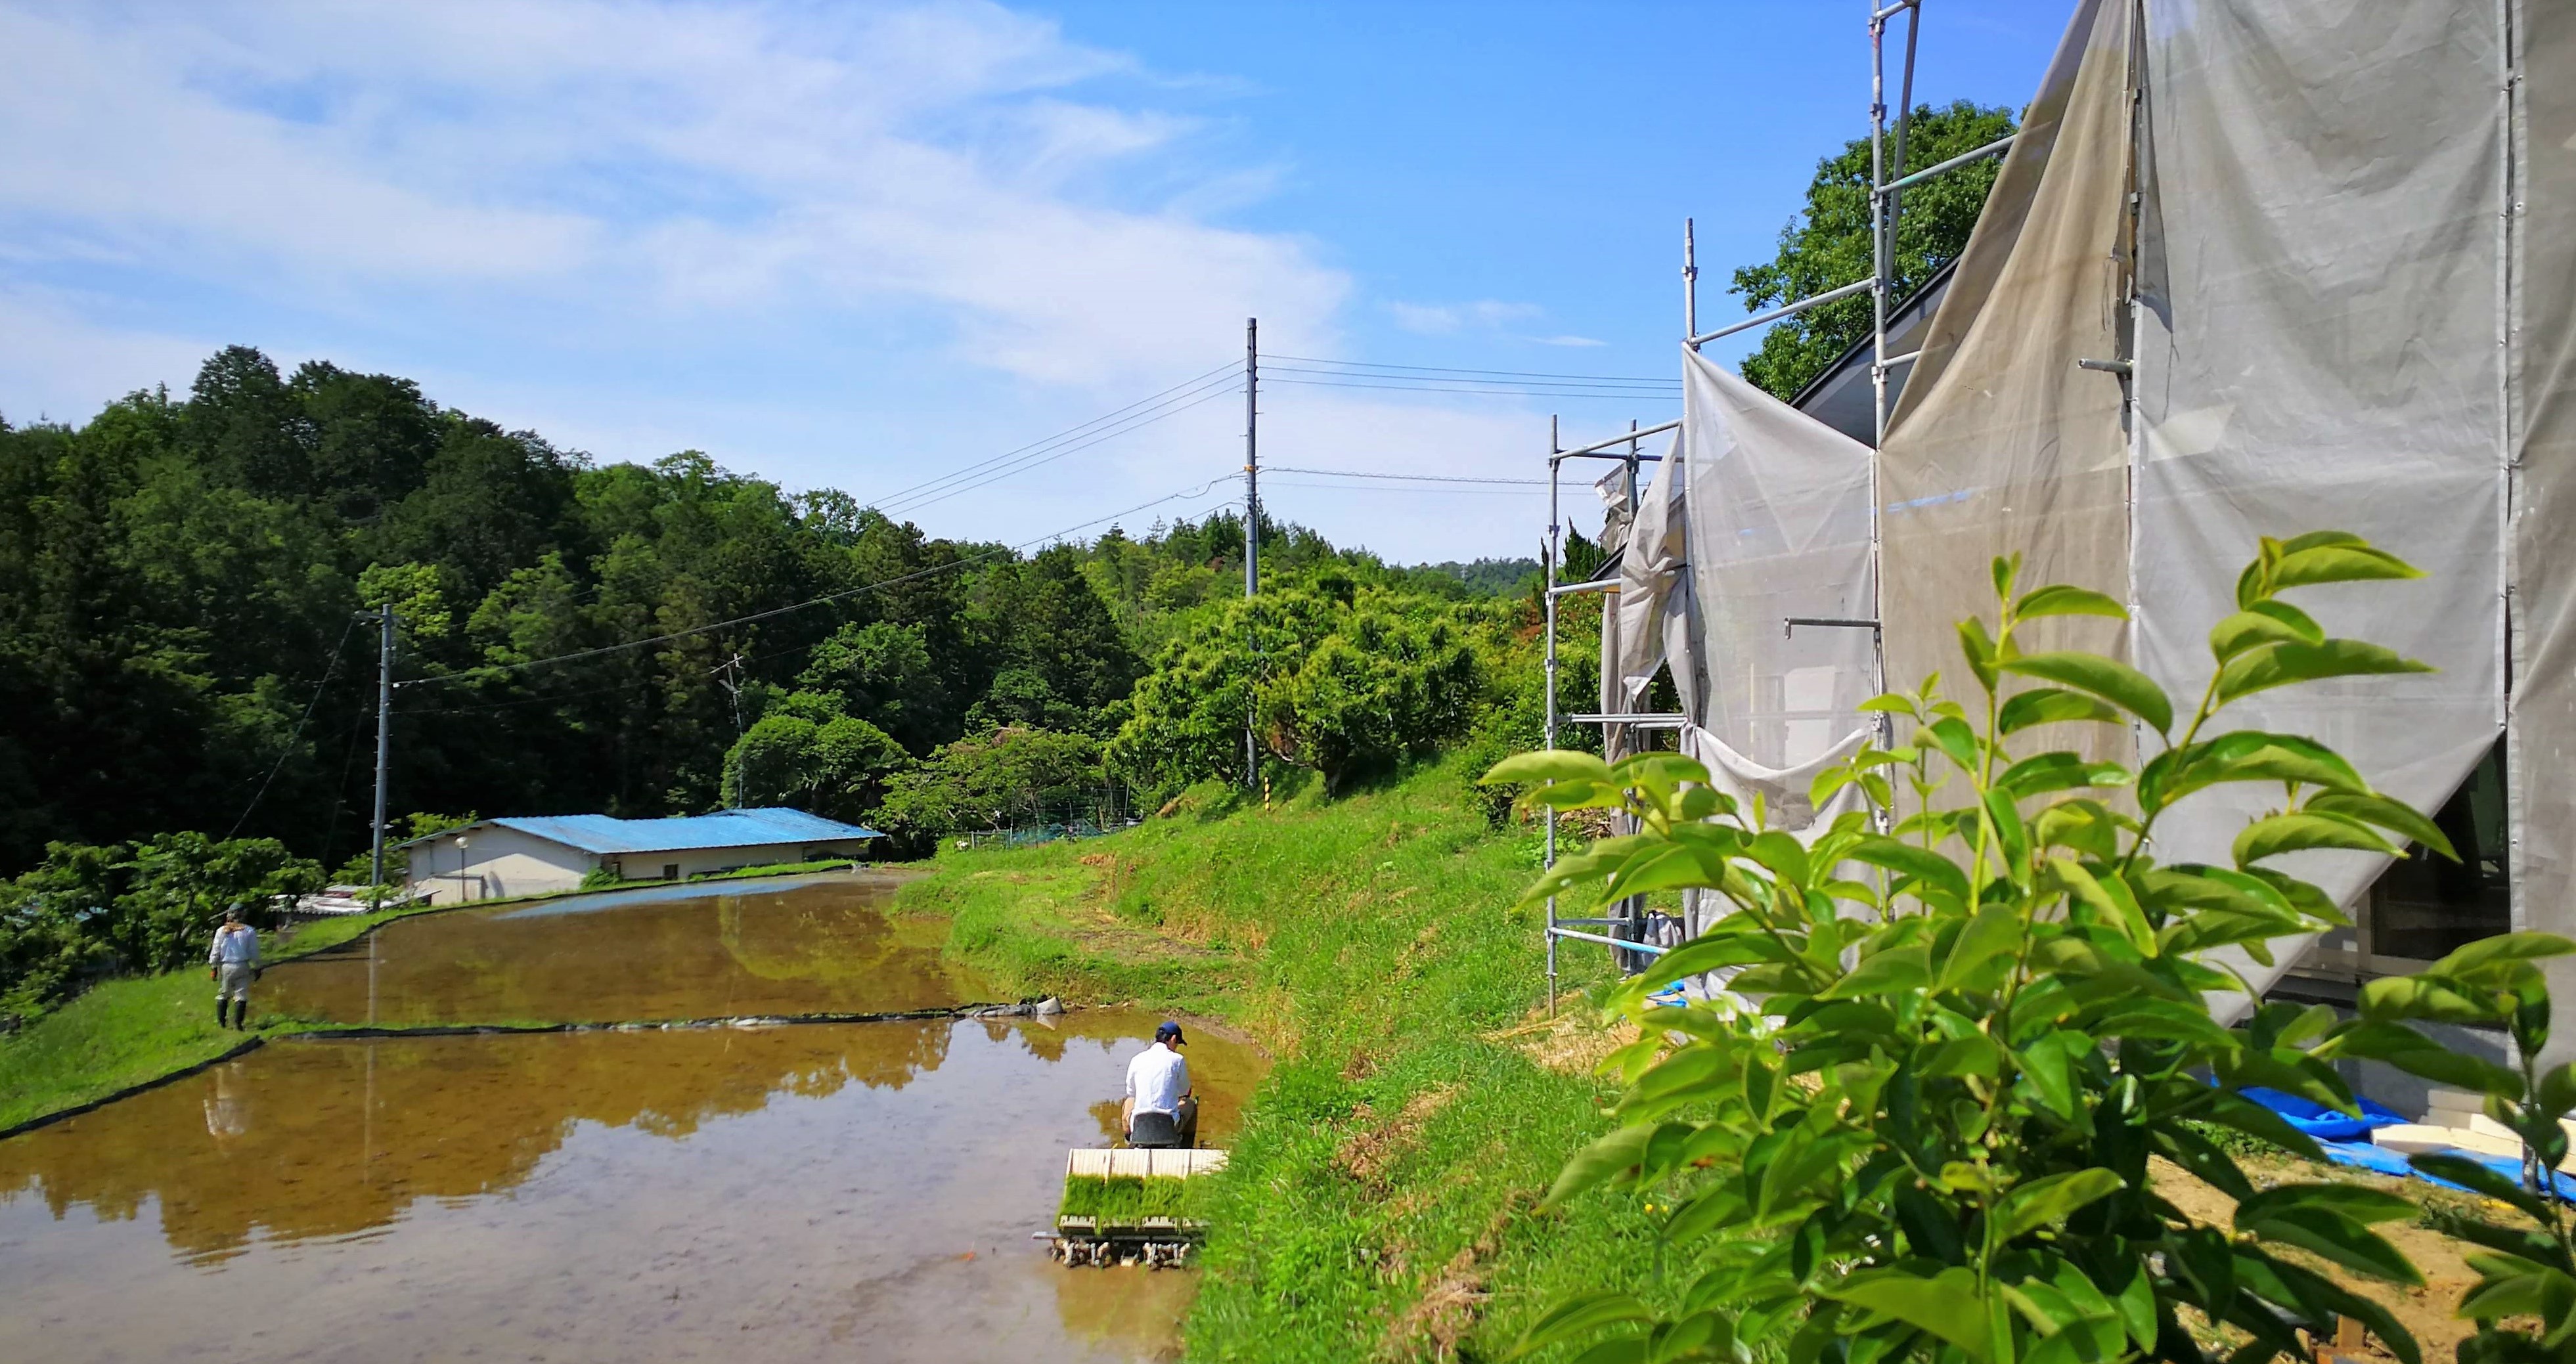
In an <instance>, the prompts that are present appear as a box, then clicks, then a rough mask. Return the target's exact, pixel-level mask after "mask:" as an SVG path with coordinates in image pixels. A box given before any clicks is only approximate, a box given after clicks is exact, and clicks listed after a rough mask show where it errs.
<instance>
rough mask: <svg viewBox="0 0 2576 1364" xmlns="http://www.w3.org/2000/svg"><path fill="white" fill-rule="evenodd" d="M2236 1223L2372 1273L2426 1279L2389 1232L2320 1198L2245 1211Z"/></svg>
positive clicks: (2416, 1281)
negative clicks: (2383, 1233) (2326, 1204)
mask: <svg viewBox="0 0 2576 1364" xmlns="http://www.w3.org/2000/svg"><path fill="white" fill-rule="evenodd" d="M2248 1201H2250V1200H2248ZM2236 1229H2237V1230H2238V1231H2241V1232H2248V1233H2251V1234H2253V1235H2255V1236H2259V1237H2262V1238H2263V1239H2264V1240H2267V1241H2279V1242H2281V1243H2283V1244H2285V1245H2293V1246H2297V1247H2298V1248H2299V1249H2301V1250H2305V1251H2308V1252H2310V1253H2312V1254H2315V1255H2321V1256H2323V1257H2325V1258H2326V1259H2328V1260H2331V1261H2333V1262H2334V1263H2336V1264H2339V1265H2342V1266H2343V1267H2344V1268H2346V1269H2349V1270H2353V1271H2354V1272H2356V1273H2361V1274H2367V1275H2369V1276H2371V1277H2372V1278H2377V1279H2386V1280H2388V1281H2389V1282H2391V1283H2401V1284H2406V1285H2409V1286H2420V1285H2422V1284H2423V1282H2424V1276H2423V1274H2422V1273H2421V1272H2419V1271H2418V1270H2417V1269H2416V1268H2415V1265H2414V1263H2413V1262H2412V1261H2410V1260H2408V1259H2407V1258H2406V1256H2405V1255H2404V1254H2403V1253H2401V1252H2400V1251H2399V1250H2398V1249H2397V1247H2395V1246H2392V1245H2390V1244H2389V1243H2388V1241H2387V1239H2386V1238H2384V1237H2382V1236H2381V1235H2380V1234H2379V1233H2377V1232H2375V1231H2372V1230H2371V1229H2370V1228H2368V1227H2365V1226H2363V1225H2362V1224H2361V1223H2359V1222H2356V1221H2354V1220H2353V1219H2352V1218H2350V1217H2347V1216H2345V1215H2343V1214H2342V1213H2340V1212H2337V1211H2335V1210H2333V1209H2331V1208H2326V1207H2321V1206H2317V1205H2314V1204H2308V1205H2300V1206H2294V1207H2284V1208H2276V1209H2273V1210H2271V1211H2269V1212H2266V1213H2264V1214H2263V1215H2261V1216H2259V1217H2255V1218H2250V1219H2249V1218H2247V1217H2245V1216H2243V1215H2242V1214H2241V1213H2240V1215H2239V1216H2238V1217H2237V1219H2236Z"/></svg>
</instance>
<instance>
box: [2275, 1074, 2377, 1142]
mask: <svg viewBox="0 0 2576 1364" xmlns="http://www.w3.org/2000/svg"><path fill="white" fill-rule="evenodd" d="M2237 1092H2238V1093H2240V1094H2243V1095H2244V1096H2245V1097H2246V1098H2249V1099H2252V1100H2253V1101H2254V1102H2256V1103H2258V1104H2261V1105H2263V1106H2264V1107H2265V1108H2268V1109H2271V1110H2272V1111H2273V1112H2275V1113H2278V1114H2280V1115H2281V1117H2282V1119H2283V1120H2284V1121H2286V1122H2288V1123H2289V1124H2290V1125H2291V1126H2292V1127H2295V1128H2297V1129H2299V1130H2300V1131H2302V1132H2305V1133H2307V1134H2308V1135H2309V1136H2311V1137H2314V1138H2316V1139H2317V1140H2318V1141H2321V1142H2322V1141H2343V1142H2349V1141H2363V1142H2367V1141H2369V1140H2370V1134H2371V1132H2372V1131H2373V1130H2374V1129H2377V1128H2381V1127H2395V1126H2397V1125H2398V1124H2400V1123H2402V1122H2405V1121H2406V1119H2405V1118H2403V1117H2401V1116H2399V1115H2398V1114H2396V1113H2394V1112H2391V1111H2390V1110H2389V1109H2387V1108H2386V1107H2384V1106H2382V1105H2380V1104H2377V1103H2374V1102H2372V1101H2370V1100H2369V1099H2360V1100H2357V1102H2358V1103H2359V1105H2360V1107H2361V1116H2360V1117H2357V1118H2356V1117H2354V1116H2352V1115H2351V1114H2349V1113H2338V1112H2336V1111H2335V1110H2333V1109H2331V1108H2328V1107H2326V1106H2325V1105H2323V1104H2319V1103H2314V1102H2311V1101H2309V1100H2307V1099H2302V1098H2300V1097H2299V1096H2298V1095H2296V1094H2284V1093H2282V1092H2281V1091H2279V1090H2277V1089H2263V1088H2259V1087H2258V1088H2254V1089H2244V1090H2238V1091H2237Z"/></svg>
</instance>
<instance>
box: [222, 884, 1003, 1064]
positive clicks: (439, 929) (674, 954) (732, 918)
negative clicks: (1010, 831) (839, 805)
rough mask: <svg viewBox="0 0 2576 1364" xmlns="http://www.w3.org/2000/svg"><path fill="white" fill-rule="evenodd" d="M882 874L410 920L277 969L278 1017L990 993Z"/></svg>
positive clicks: (670, 1012)
mask: <svg viewBox="0 0 2576 1364" xmlns="http://www.w3.org/2000/svg"><path fill="white" fill-rule="evenodd" d="M900 884H901V882H900V881H899V880H898V879H897V878H895V877H893V876H889V875H886V874H885V873H882V872H863V873H859V874H857V875H850V874H846V873H844V874H839V875H833V876H826V877H816V878H811V879H807V880H801V881H794V882H787V883H783V884H782V883H778V882H751V883H746V884H745V885H743V886H740V887H736V888H729V889H716V888H710V887H707V886H704V885H696V886H691V885H679V886H671V887H667V888H663V889H656V890H645V891H629V892H623V893H619V894H615V895H579V896H571V897H568V898H565V899H561V900H548V901H542V902H539V903H537V904H533V905H520V906H515V907H503V908H497V909H460V910H455V911H452V912H448V913H441V914H425V915H421V916H418V917H416V918H409V919H397V920H395V921H393V922H392V923H389V924H387V925H385V926H384V927H383V928H380V929H378V930H377V931H376V932H374V933H372V934H370V935H368V936H367V937H366V938H364V939H362V940H360V941H357V942H353V943H350V944H348V945H347V946H345V947H341V948H337V949H334V950H333V951H330V952H326V953H323V954H321V955H319V956H315V957H308V958H306V959H304V960H302V961H297V962H290V963H287V964H286V965H283V966H279V967H277V968H275V969H273V970H271V971H270V972H269V973H268V974H267V976H266V977H265V978H264V979H263V980H262V981H261V985H260V989H259V990H258V992H257V993H256V994H255V996H254V1000H253V1007H254V1008H255V1009H256V1010H257V1011H258V1012H259V1013H260V1014H261V1016H263V1017H272V1016H283V1017H286V1018H293V1019H306V1020H311V1021H314V1022H325V1023H374V1024H378V1025H381V1026H384V1027H419V1026H424V1025H434V1024H447V1023H504V1022H516V1023H608V1022H625V1021H645V1020H652V1021H659V1020H668V1019H681V1018H734V1017H740V1016H743V1015H747V1014H801V1013H898V1012H901V1011H904V1010H907V1009H929V1008H938V1007H941V1006H943V1005H949V1004H957V1003H962V1002H965V1001H968V1000H974V999H984V998H989V995H988V994H987V993H986V992H985V991H984V990H983V989H982V987H981V986H980V984H979V982H977V981H976V980H974V979H973V978H972V977H971V976H970V975H968V974H966V973H964V972H961V971H960V970H958V969H957V968H955V967H953V966H951V965H949V964H948V963H947V962H945V961H944V960H943V959H942V958H941V956H940V952H939V943H940V939H941V936H942V935H943V933H944V927H943V926H942V925H940V924H938V923H935V922H933V923H930V924H928V925H927V926H926V931H925V928H924V926H922V925H918V924H916V925H912V926H906V925H903V924H899V923H896V922H895V921H892V920H889V919H888V918H886V916H885V914H884V910H885V907H886V904H887V902H888V901H889V900H891V899H892V898H893V896H894V892H895V889H896V887H897V886H899V885H900Z"/></svg>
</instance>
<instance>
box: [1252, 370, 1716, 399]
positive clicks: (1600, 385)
mask: <svg viewBox="0 0 2576 1364" xmlns="http://www.w3.org/2000/svg"><path fill="white" fill-rule="evenodd" d="M1272 368H1274V369H1275V370H1277V371H1278V372H1280V373H1284V374H1319V375H1323V376H1324V377H1326V378H1333V379H1384V380H1389V381H1402V382H1406V383H1423V384H1442V385H1447V386H1450V387H1455V388H1506V389H1532V388H1535V389H1560V388H1582V389H1609V390H1612V391H1616V392H1637V393H1665V392H1672V393H1678V392H1680V391H1681V387H1682V385H1681V381H1680V380H1679V379H1474V378H1454V379H1453V378H1449V377H1447V376H1444V375H1438V374H1379V373H1376V372H1373V371H1369V370H1350V369H1317V368H1315V367H1313V366H1311V365H1276V366H1273V367H1272Z"/></svg>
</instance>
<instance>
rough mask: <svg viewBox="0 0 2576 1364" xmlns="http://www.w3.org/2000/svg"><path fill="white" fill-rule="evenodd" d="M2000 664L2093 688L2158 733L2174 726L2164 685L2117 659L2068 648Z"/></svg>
mask: <svg viewBox="0 0 2576 1364" xmlns="http://www.w3.org/2000/svg"><path fill="white" fill-rule="evenodd" d="M1998 666H1999V667H2001V669H2002V670H2003V671H2005V672H2008V673H2015V674H2018V675H2020V676H2023V677H2036V678H2039V679H2040V680H2042V681H2046V682H2054V683H2057V684H2058V685H2060V686H2065V687H2073V688H2075V689H2076V690H2077V691H2082V692H2090V693H2092V694H2093V695H2095V696H2098V697H2101V698H2102V699H2103V700H2105V701H2108V702H2110V703H2111V704H2112V705H2115V706H2118V707H2119V708H2120V709H2122V710H2125V711H2127V712H2129V713H2130V714H2131V715H2135V716H2137V717H2138V718H2139V719H2141V720H2144V721H2146V722H2147V724H2148V725H2149V726H2151V727H2152V728H2154V729H2155V731H2156V732H2157V733H2159V734H2162V733H2166V732H2168V731H2170V730H2171V729H2172V728H2173V701H2172V699H2171V698H2169V697H2167V696H2166V695H2165V692H2164V688H2162V687H2159V686H2157V685H2156V684H2155V681H2154V679H2152V678H2150V677H2148V676H2147V675H2146V674H2145V673H2142V672H2139V671H2138V670H2137V669H2135V668H2132V667H2130V666H2129V665H2128V664H2126V663H2122V662H2120V661H2118V660H2116V659H2109V658H2104V657H2102V656H2101V655H2099V654H2087V653H2076V652H2072V651H2067V652H2057V653H2039V654H2024V655H2022V656H2021V657H2019V658H2015V659H2011V660H2008V661H2005V662H2003V663H2001V664H1999V665H1998Z"/></svg>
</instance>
